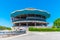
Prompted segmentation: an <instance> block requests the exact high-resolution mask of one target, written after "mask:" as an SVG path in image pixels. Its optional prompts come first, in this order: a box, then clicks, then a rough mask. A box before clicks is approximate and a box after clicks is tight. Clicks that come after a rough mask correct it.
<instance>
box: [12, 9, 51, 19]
mask: <svg viewBox="0 0 60 40" xmlns="http://www.w3.org/2000/svg"><path fill="white" fill-rule="evenodd" d="M22 14H38V15H42V16H45V17H46V18H49V17H50V14H49V13H48V12H46V11H43V10H38V9H33V8H26V9H22V10H16V11H14V12H12V14H11V17H16V16H19V15H22Z"/></svg>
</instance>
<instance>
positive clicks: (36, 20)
mask: <svg viewBox="0 0 60 40" xmlns="http://www.w3.org/2000/svg"><path fill="white" fill-rule="evenodd" d="M49 17H50V14H49V13H48V12H46V11H43V10H39V9H34V8H26V9H22V10H16V11H14V12H12V14H11V18H12V23H13V29H14V30H18V29H21V28H23V29H24V28H27V27H29V26H32V27H47V24H48V23H47V22H46V19H47V18H49Z"/></svg>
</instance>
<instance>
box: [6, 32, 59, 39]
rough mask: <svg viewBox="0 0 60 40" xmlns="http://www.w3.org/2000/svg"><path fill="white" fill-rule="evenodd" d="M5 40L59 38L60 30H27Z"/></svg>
mask: <svg viewBox="0 0 60 40" xmlns="http://www.w3.org/2000/svg"><path fill="white" fill-rule="evenodd" d="M6 40H60V32H29V33H28V34H27V35H24V36H17V37H14V38H10V39H9V38H8V39H6Z"/></svg>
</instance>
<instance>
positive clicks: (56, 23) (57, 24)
mask: <svg viewBox="0 0 60 40" xmlns="http://www.w3.org/2000/svg"><path fill="white" fill-rule="evenodd" d="M53 26H55V27H57V28H60V18H58V19H56V20H55V21H54V23H53Z"/></svg>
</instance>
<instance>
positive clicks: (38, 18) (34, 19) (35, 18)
mask: <svg viewBox="0 0 60 40" xmlns="http://www.w3.org/2000/svg"><path fill="white" fill-rule="evenodd" d="M25 20H26V21H28V20H32V21H44V22H46V20H45V19H44V18H41V17H26V18H21V19H14V20H12V22H15V21H25Z"/></svg>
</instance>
